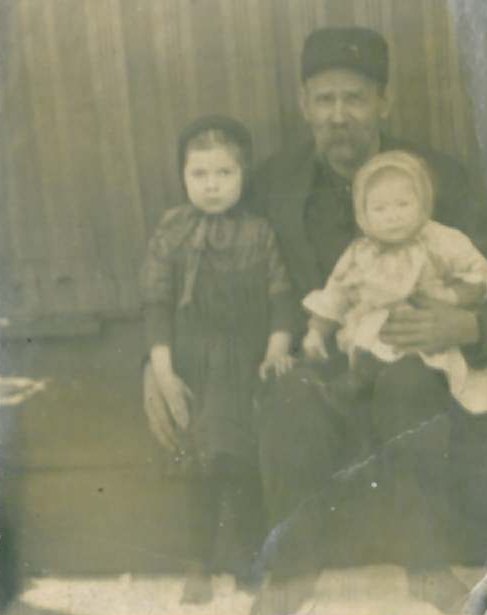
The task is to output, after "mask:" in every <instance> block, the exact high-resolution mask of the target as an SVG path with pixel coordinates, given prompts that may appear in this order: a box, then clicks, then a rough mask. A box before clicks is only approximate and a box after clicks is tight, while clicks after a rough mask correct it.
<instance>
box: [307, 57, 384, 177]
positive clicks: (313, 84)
mask: <svg viewBox="0 0 487 615" xmlns="http://www.w3.org/2000/svg"><path fill="white" fill-rule="evenodd" d="M388 108H389V105H388V101H387V98H386V96H385V94H384V93H383V92H382V91H380V88H379V86H378V84H377V83H376V82H375V81H373V80H371V79H369V78H368V77H366V76H363V75H361V74H359V73H356V72H354V71H351V70H347V69H341V68H337V69H329V70H326V71H324V72H322V73H318V74H316V75H314V76H312V77H310V78H309V79H307V81H306V82H305V83H304V84H303V87H302V91H301V110H302V112H303V115H304V118H305V120H306V121H307V122H308V124H309V125H310V127H311V130H312V131H313V135H314V138H315V142H316V146H317V149H318V152H319V153H320V154H321V155H323V156H324V157H326V158H327V159H328V160H329V162H330V163H331V165H332V166H336V167H339V168H340V167H345V168H346V167H350V168H354V167H355V168H357V167H359V166H360V165H361V164H362V163H363V162H365V160H366V159H367V158H368V157H369V156H370V155H371V154H372V153H374V151H375V150H376V149H377V148H378V145H379V130H380V122H381V120H382V119H383V118H385V117H386V116H387V113H388Z"/></svg>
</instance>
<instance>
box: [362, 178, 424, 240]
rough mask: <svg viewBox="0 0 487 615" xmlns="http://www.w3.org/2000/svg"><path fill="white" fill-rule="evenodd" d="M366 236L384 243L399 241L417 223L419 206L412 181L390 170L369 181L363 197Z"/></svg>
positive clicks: (406, 236) (419, 214)
mask: <svg viewBox="0 0 487 615" xmlns="http://www.w3.org/2000/svg"><path fill="white" fill-rule="evenodd" d="M365 213H366V216H367V223H368V227H369V233H368V234H369V235H371V236H372V237H374V238H375V239H378V240H379V241H382V242H384V243H392V244H396V243H401V242H403V241H406V240H407V239H409V238H410V237H412V236H413V235H414V234H415V233H416V231H417V230H418V228H419V226H420V225H421V220H422V215H423V207H422V204H421V203H420V200H419V198H418V195H417V193H416V190H415V189H414V185H413V183H412V181H411V180H410V179H409V177H408V176H407V175H405V174H404V173H400V172H398V173H391V174H388V175H387V176H385V177H383V178H382V179H380V180H379V181H377V183H375V184H373V185H372V186H371V187H370V189H369V190H368V191H367V194H366V198H365Z"/></svg>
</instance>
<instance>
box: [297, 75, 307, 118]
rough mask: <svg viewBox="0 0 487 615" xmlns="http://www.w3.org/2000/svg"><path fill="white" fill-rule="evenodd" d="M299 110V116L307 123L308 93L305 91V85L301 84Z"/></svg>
mask: <svg viewBox="0 0 487 615" xmlns="http://www.w3.org/2000/svg"><path fill="white" fill-rule="evenodd" d="M298 99H299V108H300V110H301V115H302V116H303V117H304V119H305V120H306V121H308V92H307V90H306V84H305V83H302V84H301V85H300V86H299V98H298Z"/></svg>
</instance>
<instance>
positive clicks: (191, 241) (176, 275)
mask: <svg viewBox="0 0 487 615" xmlns="http://www.w3.org/2000/svg"><path fill="white" fill-rule="evenodd" d="M250 164H251V140H250V136H249V134H248V132H247V130H246V129H245V127H244V126H243V125H242V124H240V123H239V122H237V121H235V120H233V119H231V118H227V117H220V116H211V117H204V118H201V119H199V120H197V121H195V122H194V123H192V124H191V125H190V126H189V127H188V128H187V129H186V130H185V131H184V132H183V134H182V135H181V138H180V143H179V169H180V174H181V177H182V180H183V185H184V189H185V193H186V203H185V204H184V205H182V206H180V207H176V208H174V209H170V210H169V211H167V212H166V214H165V215H164V216H163V219H162V222H161V224H160V226H159V227H158V229H157V230H156V233H155V235H154V237H153V238H152V240H151V242H150V244H149V248H148V253H147V257H146V261H145V265H144V269H143V296H144V302H145V305H146V310H145V313H146V323H147V330H148V341H149V348H150V359H151V368H152V373H153V377H154V380H155V383H156V387H157V389H158V391H159V393H160V394H161V396H162V398H163V399H164V401H165V403H166V406H167V408H168V410H169V418H170V420H171V421H172V424H173V425H174V427H175V430H176V432H177V433H178V434H179V435H178V448H179V450H180V452H182V453H183V454H184V455H186V456H189V457H190V458H191V459H192V466H193V468H194V469H195V472H196V475H197V476H198V480H197V481H195V486H194V488H193V489H192V496H191V498H192V502H191V505H190V511H189V513H190V517H192V526H193V529H194V528H196V527H198V529H199V530H201V531H200V532H199V534H200V535H199V537H198V539H197V540H196V541H195V544H194V545H193V546H194V549H193V550H194V553H195V562H194V564H193V566H192V570H191V573H190V574H189V575H188V578H187V581H186V585H185V589H184V593H183V601H186V602H204V601H208V600H210V599H211V596H212V591H211V583H210V582H211V573H212V572H213V571H215V570H216V568H215V566H216V564H215V546H216V544H217V543H219V544H220V547H221V548H220V553H221V552H222V551H223V555H224V556H226V560H227V562H226V566H225V567H226V569H227V570H229V571H230V572H233V573H234V574H235V576H236V577H237V581H239V580H244V578H245V576H246V575H247V574H248V570H249V566H250V562H251V558H252V557H253V555H254V554H255V548H256V547H257V545H258V541H259V538H260V536H259V531H258V529H259V523H258V520H257V515H256V501H259V500H260V498H259V497H258V496H257V493H258V487H259V480H258V473H257V464H258V460H257V446H256V438H255V434H254V433H253V429H252V420H251V419H252V394H253V390H254V387H255V381H256V376H257V374H258V373H259V371H260V375H261V377H263V378H265V377H266V376H267V374H268V373H269V372H274V373H275V374H276V375H277V376H279V375H280V374H281V373H283V372H284V371H286V370H287V369H289V368H290V366H291V363H292V359H291V357H290V355H289V348H290V339H291V335H290V334H289V332H288V331H289V330H290V328H291V325H290V321H291V299H290V287H289V283H288V280H287V276H286V273H285V270H284V267H283V264H282V262H281V260H280V257H279V254H278V250H277V247H276V243H275V239H274V235H273V233H272V231H271V229H270V227H269V226H268V224H267V222H266V221H265V220H263V219H261V218H258V217H256V216H254V215H252V214H251V213H250V212H249V210H248V208H247V204H248V200H249V198H248V192H249V191H248V183H249V182H248V179H249V171H250ZM230 527H232V528H233V531H230ZM252 539H253V540H252ZM231 543H233V545H232V544H231ZM232 549H233V551H234V556H233V557H230V552H231V550H232ZM228 560H230V561H228Z"/></svg>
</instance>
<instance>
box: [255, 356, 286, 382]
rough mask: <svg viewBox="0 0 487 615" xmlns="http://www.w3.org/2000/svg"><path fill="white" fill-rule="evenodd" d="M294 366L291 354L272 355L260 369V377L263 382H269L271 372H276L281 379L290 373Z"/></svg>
mask: <svg viewBox="0 0 487 615" xmlns="http://www.w3.org/2000/svg"><path fill="white" fill-rule="evenodd" d="M293 365H294V358H293V357H292V356H291V355H290V354H287V353H285V354H279V355H271V356H268V357H266V358H265V360H264V361H263V362H262V363H261V365H260V367H259V376H260V379H261V380H267V375H268V373H269V372H274V373H275V375H276V376H277V377H278V378H280V377H281V376H283V375H284V374H285V373H286V372H289V371H290V370H291V369H292V368H293Z"/></svg>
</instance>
